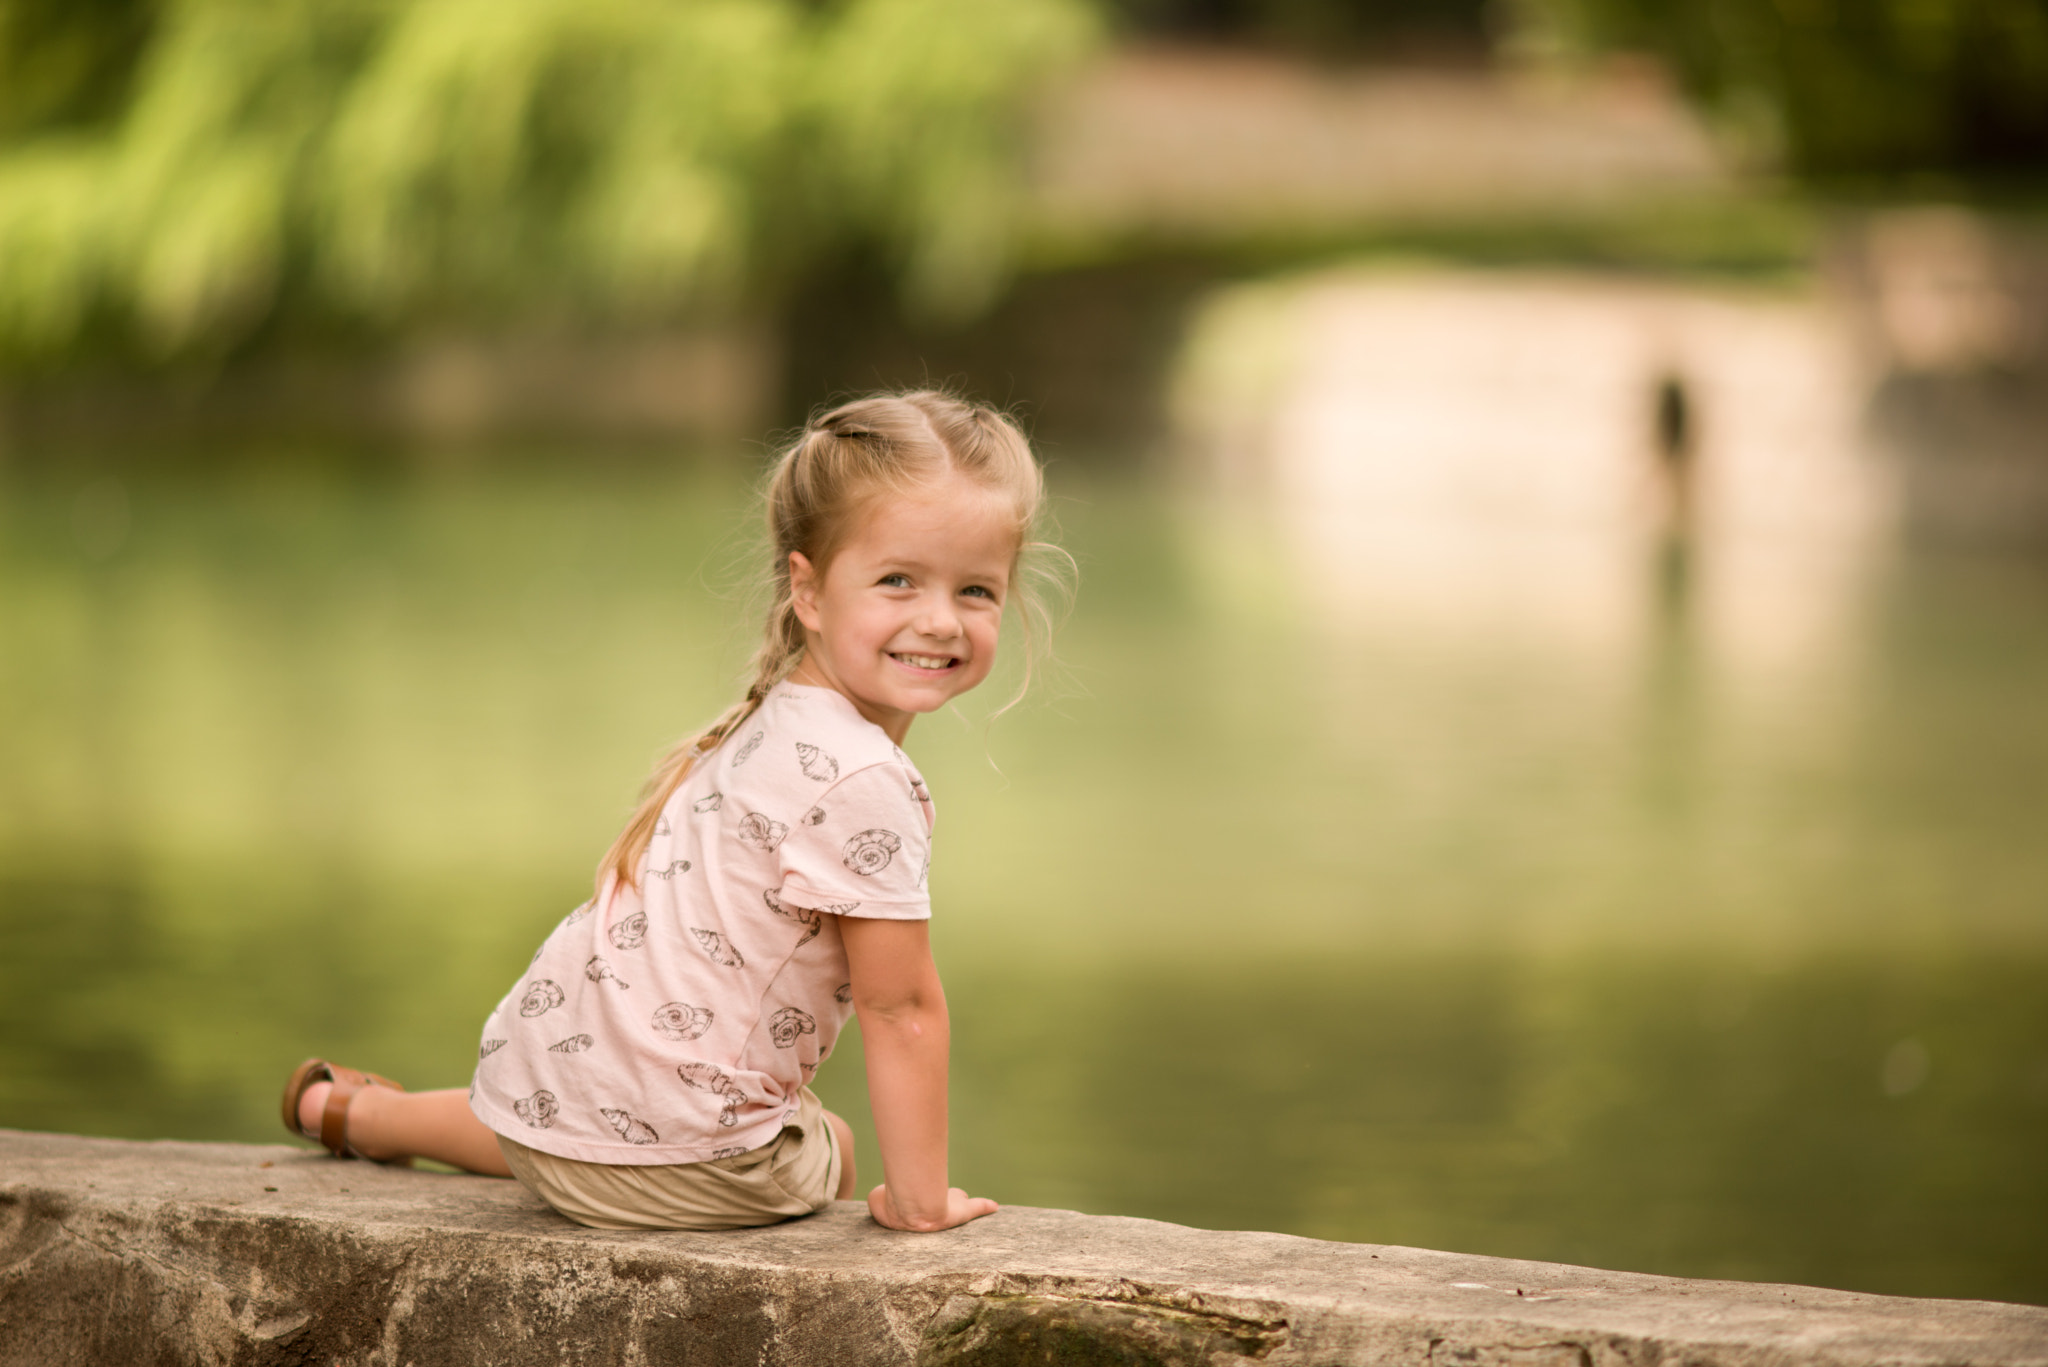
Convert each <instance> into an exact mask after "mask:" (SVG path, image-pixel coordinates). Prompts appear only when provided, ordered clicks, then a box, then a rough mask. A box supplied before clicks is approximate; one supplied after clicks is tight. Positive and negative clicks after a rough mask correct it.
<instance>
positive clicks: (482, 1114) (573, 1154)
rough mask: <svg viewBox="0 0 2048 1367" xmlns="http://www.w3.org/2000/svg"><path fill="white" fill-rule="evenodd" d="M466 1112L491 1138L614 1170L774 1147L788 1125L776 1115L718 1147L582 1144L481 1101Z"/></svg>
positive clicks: (698, 1160) (676, 1163) (731, 1135)
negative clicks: (501, 1138) (496, 1109)
mask: <svg viewBox="0 0 2048 1367" xmlns="http://www.w3.org/2000/svg"><path fill="white" fill-rule="evenodd" d="M469 1109H470V1113H471V1114H472V1115H474V1116H475V1117H476V1118H477V1119H478V1120H480V1121H482V1122H483V1123H484V1125H485V1127H486V1128H488V1129H489V1130H490V1131H491V1133H492V1134H501V1135H503V1136H505V1138H507V1139H511V1140H514V1141H516V1142H518V1143H520V1144H523V1145H525V1146H526V1147H527V1148H529V1149H534V1150H537V1151H538V1152H541V1153H545V1154H549V1155H552V1156H553V1157H556V1158H567V1159H571V1160H573V1161H575V1162H578V1163H601V1164H603V1165H604V1166H606V1167H614V1168H670V1167H677V1166H679V1165H681V1164H685V1163H708V1162H710V1161H711V1160H712V1159H714V1158H720V1157H724V1158H730V1157H732V1156H733V1155H732V1150H734V1149H738V1150H740V1151H741V1152H743V1153H745V1152H751V1151H752V1150H754V1149H758V1148H760V1147H761V1146H762V1145H764V1144H772V1143H774V1142H775V1137H776V1136H777V1135H779V1134H781V1133H782V1130H783V1127H784V1126H785V1125H787V1124H788V1123H789V1121H788V1119H785V1118H784V1117H783V1116H782V1114H781V1113H779V1112H778V1113H777V1114H775V1115H773V1116H770V1117H769V1118H768V1119H767V1120H765V1121H762V1122H757V1123H756V1124H754V1125H749V1126H745V1127H741V1126H735V1127H734V1128H733V1129H732V1131H731V1132H730V1133H729V1134H723V1135H720V1136H719V1138H720V1139H721V1140H722V1141H723V1142H722V1143H718V1144H711V1145H706V1146H704V1147H702V1148H691V1147H687V1146H685V1145H681V1144H624V1143H620V1144H582V1143H578V1142H576V1141H575V1140H572V1139H568V1138H566V1137H563V1136H557V1135H552V1134H549V1133H548V1132H547V1131H546V1130H537V1129H534V1128H533V1127H532V1126H530V1125H527V1124H525V1123H524V1122H522V1121H521V1120H519V1118H518V1117H516V1116H513V1115H509V1114H503V1115H501V1114H498V1113H495V1112H494V1111H493V1110H492V1109H491V1108H490V1107H489V1106H488V1105H487V1104H485V1103H484V1102H483V1101H481V1100H472V1101H471V1102H470V1103H469Z"/></svg>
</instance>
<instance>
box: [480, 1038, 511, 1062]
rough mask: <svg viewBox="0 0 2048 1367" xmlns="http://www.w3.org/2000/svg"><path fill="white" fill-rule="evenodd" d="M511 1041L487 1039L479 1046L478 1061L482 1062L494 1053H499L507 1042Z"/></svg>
mask: <svg viewBox="0 0 2048 1367" xmlns="http://www.w3.org/2000/svg"><path fill="white" fill-rule="evenodd" d="M510 1043H511V1041H510V1040H502V1039H487V1040H485V1041H484V1042H483V1044H482V1046H481V1047H479V1048H478V1049H477V1051H476V1057H477V1061H478V1062H479V1063H481V1062H482V1061H483V1060H485V1059H487V1058H489V1057H490V1056H491V1055H492V1054H495V1053H497V1052H498V1051H499V1050H500V1049H503V1048H504V1047H505V1046H506V1045H507V1044H510Z"/></svg>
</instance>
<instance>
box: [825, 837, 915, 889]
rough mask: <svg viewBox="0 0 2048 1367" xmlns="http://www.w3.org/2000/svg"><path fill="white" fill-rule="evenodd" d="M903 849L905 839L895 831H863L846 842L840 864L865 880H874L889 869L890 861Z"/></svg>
mask: <svg viewBox="0 0 2048 1367" xmlns="http://www.w3.org/2000/svg"><path fill="white" fill-rule="evenodd" d="M902 848H903V838H902V837H901V836H899V835H897V834H896V832H894V831H884V830H872V831H862V832H861V833H860V834H859V835H857V836H855V837H854V838H853V839H851V840H849V841H847V842H846V848H845V850H844V851H842V852H841V854H840V856H839V862H840V863H842V864H844V865H846V867H847V868H849V869H851V870H852V871H853V872H855V873H857V874H859V875H860V876H861V877H863V878H872V877H874V876H875V875H876V874H878V873H880V872H881V871H882V870H883V869H886V868H888V867H889V861H890V860H891V859H894V858H895V857H896V851H898V850H900V849H902Z"/></svg>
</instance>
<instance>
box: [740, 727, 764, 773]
mask: <svg viewBox="0 0 2048 1367" xmlns="http://www.w3.org/2000/svg"><path fill="white" fill-rule="evenodd" d="M766 734H767V732H765V731H756V732H755V733H754V734H753V735H751V736H748V737H747V743H746V744H745V745H742V746H741V747H740V748H739V749H738V750H737V751H736V752H735V753H734V754H733V757H732V767H733V768H735V769H737V768H739V767H740V766H741V765H742V764H745V763H746V762H747V761H748V760H750V759H752V758H753V757H754V752H755V751H756V750H758V749H760V748H761V738H762V737H763V736H765V735H766Z"/></svg>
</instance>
